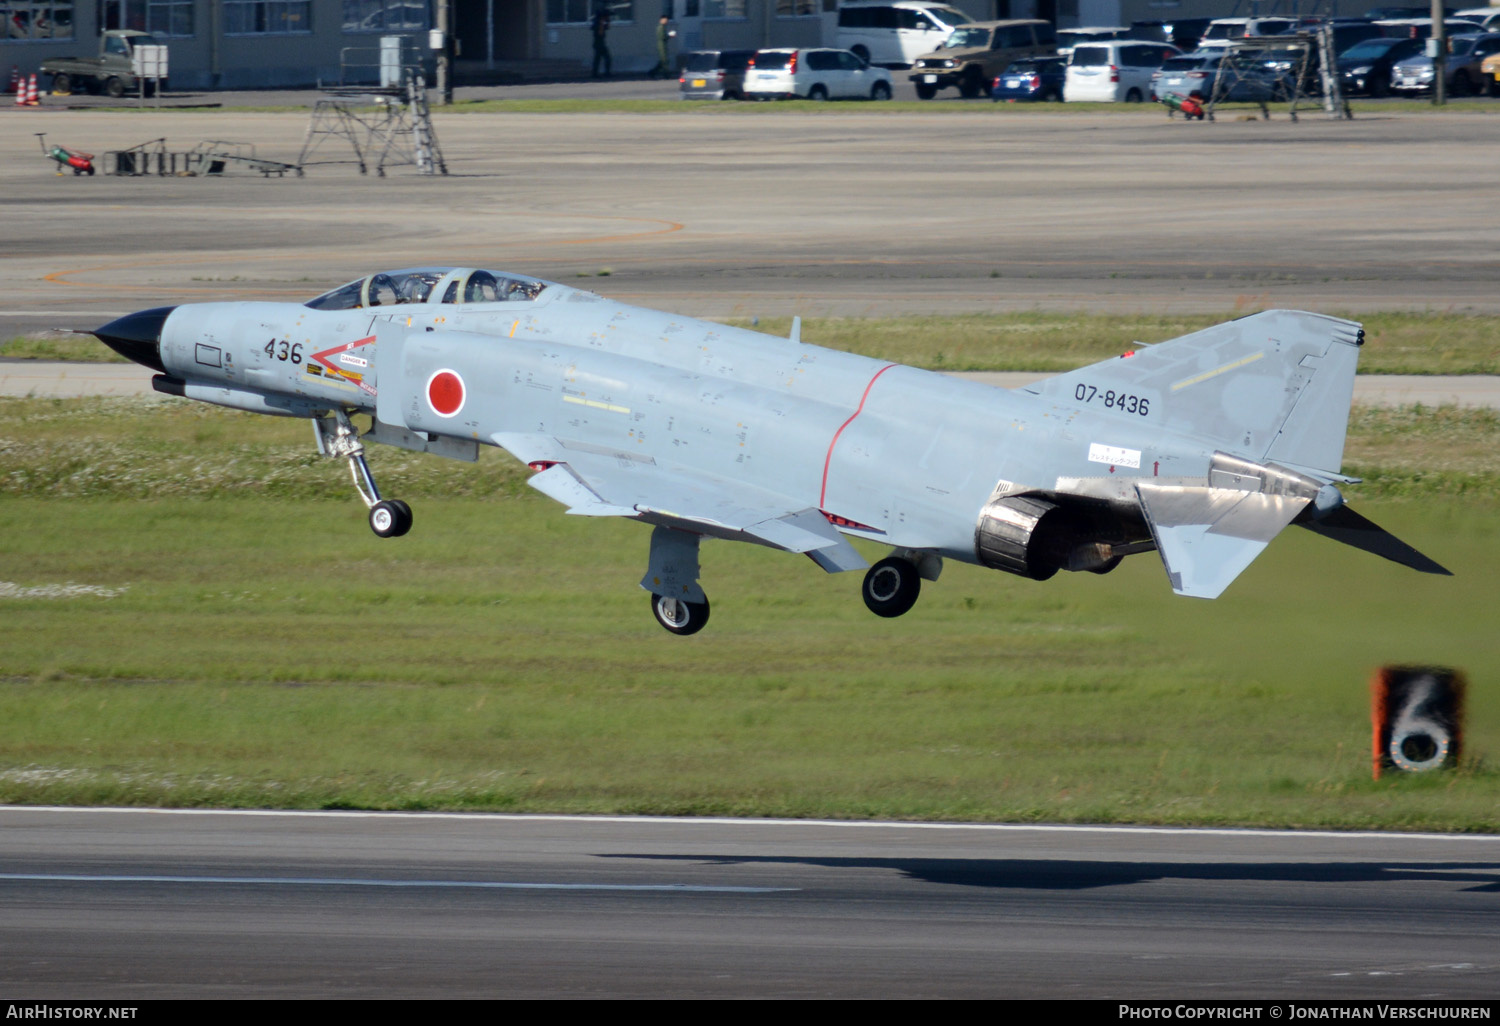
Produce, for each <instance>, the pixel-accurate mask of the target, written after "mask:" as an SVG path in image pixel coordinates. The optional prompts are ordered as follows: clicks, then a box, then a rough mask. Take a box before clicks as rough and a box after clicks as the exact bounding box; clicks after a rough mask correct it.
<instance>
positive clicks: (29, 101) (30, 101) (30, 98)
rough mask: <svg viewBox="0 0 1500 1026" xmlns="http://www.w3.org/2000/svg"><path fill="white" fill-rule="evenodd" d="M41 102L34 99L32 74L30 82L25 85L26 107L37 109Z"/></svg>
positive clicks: (34, 75)
mask: <svg viewBox="0 0 1500 1026" xmlns="http://www.w3.org/2000/svg"><path fill="white" fill-rule="evenodd" d="M40 105H41V101H40V100H38V99H37V98H36V74H35V73H34V72H33V73H32V76H31V79H30V81H28V82H27V83H26V106H28V107H37V106H40Z"/></svg>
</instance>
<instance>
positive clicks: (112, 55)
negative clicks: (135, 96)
mask: <svg viewBox="0 0 1500 1026" xmlns="http://www.w3.org/2000/svg"><path fill="white" fill-rule="evenodd" d="M156 42H157V41H156V39H155V37H153V36H151V35H150V34H149V33H146V32H137V31H135V30H134V29H109V30H108V31H106V32H105V33H104V34H103V35H102V36H100V37H99V56H97V57H50V58H48V59H47V60H44V61H42V68H41V73H42V74H43V75H51V76H52V92H53V93H61V94H67V93H76V92H80V91H83V92H90V93H103V94H104V95H106V96H124V95H125V94H126V93H127V92H130V91H133V90H134V89H135V88H136V83H137V79H136V74H135V65H134V57H135V48H136V47H137V46H142V45H156ZM148 91H149V90H148Z"/></svg>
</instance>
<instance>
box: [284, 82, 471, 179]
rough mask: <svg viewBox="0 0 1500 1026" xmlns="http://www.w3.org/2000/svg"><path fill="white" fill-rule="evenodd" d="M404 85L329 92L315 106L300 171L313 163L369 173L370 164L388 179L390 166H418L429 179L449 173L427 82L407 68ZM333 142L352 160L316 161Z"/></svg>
mask: <svg viewBox="0 0 1500 1026" xmlns="http://www.w3.org/2000/svg"><path fill="white" fill-rule="evenodd" d="M405 79H406V81H405V83H404V85H393V86H339V87H335V88H332V89H327V90H325V91H324V94H323V96H321V97H320V98H319V99H318V102H317V103H316V104H314V106H313V113H312V120H311V121H310V122H309V123H308V126H307V137H306V138H305V139H304V140H303V142H302V153H301V154H300V155H299V156H298V158H297V165H298V167H307V166H309V165H312V164H358V165H359V173H360V174H367V173H368V172H369V169H370V165H372V164H373V165H374V167H375V173H376V174H377V175H379V176H380V177H382V178H384V177H385V169H386V168H388V167H400V166H401V165H403V164H412V165H415V166H416V168H417V170H418V172H419V173H421V174H424V175H431V174H443V175H446V174H447V173H448V165H447V163H446V162H445V161H444V160H443V151H442V149H441V148H440V147H439V146H438V141H437V133H436V132H434V131H433V128H432V116H431V114H430V112H429V111H428V108H427V81H426V79H425V78H424V77H423V76H422V75H421V74H420V73H419V72H415V71H410V70H408V71H407V72H406V74H405ZM330 139H343V140H345V141H346V142H348V144H349V147H350V149H352V150H353V151H354V157H353V159H352V160H351V159H349V158H347V157H345V158H335V159H327V160H311V159H309V158H311V157H312V155H313V154H314V153H315V152H316V151H317V149H318V147H320V146H321V145H323V144H324V143H325V142H327V141H329V140H330Z"/></svg>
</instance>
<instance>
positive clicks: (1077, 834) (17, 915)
mask: <svg viewBox="0 0 1500 1026" xmlns="http://www.w3.org/2000/svg"><path fill="white" fill-rule="evenodd" d="M0 902H3V904H4V907H5V910H6V912H5V915H4V916H3V917H0V984H3V989H4V990H5V992H6V994H7V997H10V998H16V999H20V998H31V997H42V996H52V997H59V996H66V997H68V998H72V999H88V998H104V997H109V998H117V999H122V1000H131V999H148V998H159V997H208V998H234V997H352V996H358V997H446V998H453V997H562V996H577V997H662V996H672V997H843V998H848V997H863V998H870V997H1028V998H1056V997H1080V998H1110V999H1130V998H1135V999H1146V998H1156V999H1173V1000H1184V999H1186V1000H1192V999H1226V998H1267V999H1273V998H1274V999H1282V1000H1292V999H1297V1000H1308V999H1319V998H1361V999H1366V1000H1368V999H1388V998H1410V999H1424V1000H1428V999H1434V998H1454V999H1477V1000H1483V1001H1486V1002H1489V1001H1493V999H1494V996H1495V994H1496V993H1497V992H1500V838H1496V837H1474V836H1452V837H1434V836H1425V837H1424V836H1400V835H1384V836H1381V835H1337V834H1291V833H1269V832H1257V831H1221V832H1212V831H1200V832H1192V831H1189V832H1177V831H1152V830H1133V829H1108V828H1105V829H1098V828H1092V829H1091V828H1051V829H1049V828H1045V827H962V826H916V825H906V824H860V823H852V824H851V823H842V824H835V823H815V822H779V823H778V822H756V821H714V820H642V819H628V818H602V817H601V818H597V819H568V818H562V817H558V818H547V817H538V818H529V817H507V816H471V817H446V816H420V815H359V814H305V815H295V814H294V815H286V814H237V813H190V812H189V813H182V812H150V811H102V810H100V811H79V810H71V811H70V810H47V809H20V808H0Z"/></svg>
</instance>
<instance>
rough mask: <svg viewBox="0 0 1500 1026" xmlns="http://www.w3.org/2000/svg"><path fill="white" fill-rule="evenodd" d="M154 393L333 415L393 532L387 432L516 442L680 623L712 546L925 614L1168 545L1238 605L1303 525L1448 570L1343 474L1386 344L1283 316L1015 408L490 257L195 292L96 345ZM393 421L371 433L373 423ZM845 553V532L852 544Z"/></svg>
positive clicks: (319, 419)
mask: <svg viewBox="0 0 1500 1026" xmlns="http://www.w3.org/2000/svg"><path fill="white" fill-rule="evenodd" d="M94 334H95V335H97V336H98V337H99V339H101V340H102V341H103V342H104V343H105V344H106V345H108V346H110V347H111V348H113V349H114V350H116V351H117V352H119V353H121V354H123V355H125V356H127V357H129V358H130V359H132V360H134V361H136V362H137V363H141V364H144V365H146V366H148V367H152V368H154V369H155V370H157V371H158V372H159V373H158V374H157V375H156V376H155V377H154V378H153V379H152V383H153V385H154V386H155V387H156V389H157V390H158V391H161V392H165V393H167V394H169V395H177V396H184V397H186V398H189V399H197V400H200V401H202V402H208V403H215V404H218V405H220V406H228V407H232V408H234V409H239V410H248V411H251V412H255V413H267V414H274V415H278V416H287V417H307V418H309V419H310V420H311V421H312V424H313V428H314V433H315V435H316V440H317V444H318V449H319V451H320V452H322V453H323V454H325V455H328V456H334V457H341V458H344V459H347V460H348V461H349V465H350V468H351V473H352V474H353V477H354V484H355V488H356V489H357V490H358V491H359V493H360V496H361V497H362V498H363V499H364V501H365V504H366V506H367V507H368V508H369V519H370V526H371V528H372V529H373V530H374V531H375V533H376V534H378V535H380V536H381V537H394V536H397V535H402V534H405V533H406V532H407V531H408V530H409V529H410V528H411V523H412V515H411V509H410V507H408V506H407V505H406V503H404V502H402V501H400V500H399V499H386V498H383V497H382V496H381V494H380V491H379V489H378V488H377V487H376V484H375V479H374V477H373V475H372V474H371V473H370V468H369V465H368V464H367V463H366V462H365V457H364V443H365V442H384V443H386V444H388V445H395V446H400V447H402V448H405V449H413V450H416V451H419V452H431V453H437V454H438V455H441V456H448V457H451V458H454V459H460V460H475V459H477V458H478V454H479V447H480V445H495V446H500V447H501V448H503V449H505V450H507V451H508V452H510V453H511V454H512V455H514V456H515V457H516V458H517V459H519V460H521V461H522V462H523V463H525V464H526V465H527V466H528V467H530V468H531V469H532V470H533V471H535V474H534V476H533V477H532V478H531V479H530V483H531V485H532V486H533V487H534V488H536V489H537V490H539V491H541V492H543V493H544V494H546V495H549V496H551V497H552V498H553V499H556V500H557V501H559V502H561V503H563V504H564V505H565V506H566V507H567V508H568V512H569V513H575V514H579V515H582V516H612V517H627V518H630V519H632V520H639V521H641V522H643V523H646V524H650V525H652V532H651V546H650V557H649V561H648V568H647V570H646V574H645V577H644V578H643V579H642V580H641V587H643V588H644V589H645V590H646V591H648V592H650V594H651V608H652V611H653V612H654V613H655V615H656V618H657V620H658V621H659V622H660V623H661V625H662V626H663V627H665V628H666V629H667V630H669V631H672V632H673V633H676V634H693V633H695V632H696V631H698V630H700V629H702V627H703V625H704V623H706V622H707V620H708V612H709V606H708V599H707V597H706V596H705V595H704V593H703V589H702V587H700V585H699V583H698V575H699V567H698V545H699V542H700V541H701V540H702V539H703V538H706V537H707V538H730V539H737V540H740V541H748V542H755V543H757V544H760V545H767V546H770V547H772V548H777V549H784V550H786V551H788V552H800V553H803V554H805V555H807V556H808V557H809V558H810V559H811V560H812V561H813V562H814V563H816V564H817V565H818V566H820V567H822V568H823V569H824V570H826V571H829V572H836V571H844V570H859V569H865V567H866V566H867V564H866V562H865V561H864V559H863V558H861V557H860V554H859V553H858V552H857V551H856V550H855V548H854V547H853V546H852V545H851V544H850V543H849V540H848V539H849V537H854V538H864V539H867V540H868V541H872V542H879V543H881V544H884V545H887V546H890V548H891V550H892V551H891V554H890V555H889V556H888V557H886V558H885V559H882V560H880V561H879V562H878V563H876V564H875V565H874V566H873V567H870V568H869V571H868V572H867V573H866V574H865V578H864V586H863V595H864V600H865V604H866V605H867V606H869V608H870V609H871V610H872V611H873V612H875V613H876V614H878V615H880V616H900V615H901V614H902V613H905V612H906V611H907V610H909V609H910V608H911V607H912V605H913V603H915V602H916V600H917V594H918V592H919V590H920V588H921V582H922V581H923V580H928V581H936V580H937V579H938V575H939V573H940V572H941V570H942V565H943V560H944V559H957V560H961V561H963V562H966V563H977V564H979V565H981V566H986V567H993V568H994V569H997V570H1004V571H1006V572H1008V573H1012V574H1017V575H1019V576H1022V577H1029V578H1032V579H1033V580H1039V581H1040V580H1046V579H1047V578H1049V577H1051V576H1053V575H1054V574H1055V573H1057V571H1059V570H1073V571H1080V570H1087V571H1090V572H1092V573H1099V574H1102V573H1108V572H1109V571H1110V570H1112V569H1114V568H1115V566H1117V565H1118V564H1119V562H1120V560H1121V559H1122V558H1124V557H1125V556H1128V555H1132V554H1135V553H1140V552H1148V551H1155V552H1156V553H1157V554H1158V555H1159V556H1160V557H1161V561H1162V563H1163V565H1164V566H1165V567H1166V571H1167V579H1168V580H1169V582H1170V583H1171V586H1172V589H1173V590H1174V591H1175V592H1177V593H1178V594H1180V595H1191V596H1197V597H1200V598H1214V597H1216V596H1218V595H1219V594H1220V593H1221V592H1223V591H1224V589H1225V588H1226V587H1228V586H1229V584H1230V582H1231V581H1233V580H1234V579H1235V577H1237V576H1238V575H1239V574H1240V573H1241V571H1243V570H1244V569H1245V568H1246V567H1247V566H1249V564H1250V562H1251V560H1253V559H1254V558H1255V557H1256V556H1257V555H1259V554H1260V552H1261V550H1262V549H1264V548H1265V547H1266V545H1267V544H1268V543H1269V542H1270V541H1271V539H1272V538H1273V537H1275V536H1276V534H1277V532H1279V531H1280V530H1281V529H1282V528H1283V527H1285V526H1287V525H1288V524H1291V523H1296V524H1299V525H1301V526H1303V527H1306V528H1308V529H1309V530H1312V531H1315V532H1317V533H1318V534H1322V535H1325V536H1327V537H1329V538H1332V539H1334V540H1336V541H1341V542H1344V543H1345V544H1348V545H1353V546H1355V547H1356V548H1361V549H1365V550H1366V551H1369V552H1373V553H1375V554H1376V555H1380V556H1384V557H1385V558H1387V559H1391V560H1394V561H1396V562H1398V563H1402V564H1404V565H1406V566H1409V567H1412V568H1413V569H1416V570H1420V571H1422V572H1424V573H1434V574H1446V573H1448V571H1447V570H1445V569H1443V568H1442V567H1441V566H1439V565H1438V564H1437V563H1435V562H1433V561H1432V560H1431V559H1428V558H1427V557H1426V556H1424V555H1422V554H1421V553H1420V552H1417V551H1416V550H1415V549H1413V548H1411V547H1410V546H1408V545H1406V544H1404V543H1403V542H1401V541H1399V540H1398V539H1396V538H1395V537H1394V536H1393V535H1391V534H1389V533H1387V532H1385V531H1383V530H1381V529H1380V528H1379V527H1377V526H1376V525H1375V524H1373V523H1371V522H1370V521H1369V520H1366V519H1365V518H1364V517H1362V516H1360V515H1359V514H1358V513H1355V512H1354V511H1353V510H1351V509H1349V508H1348V507H1347V506H1346V505H1344V499H1343V496H1342V495H1341V494H1340V493H1339V490H1338V488H1337V485H1338V484H1339V483H1345V482H1351V481H1353V480H1354V479H1353V478H1348V477H1344V476H1343V475H1341V474H1340V473H1339V469H1340V465H1341V463H1342V459H1343V451H1344V432H1345V426H1346V422H1347V420H1348V414H1349V404H1350V399H1351V395H1352V391H1353V386H1354V368H1355V362H1356V359H1357V357H1358V354H1359V347H1360V346H1361V345H1362V344H1363V342H1364V332H1363V330H1361V328H1360V326H1359V325H1358V324H1355V323H1353V322H1351V321H1345V320H1340V319H1338V318H1334V317H1324V316H1321V315H1319V314H1312V313H1300V312H1297V311H1290V310H1271V311H1267V312H1265V313H1259V314H1255V315H1253V316H1250V317H1246V318H1243V319H1241V320H1237V321H1232V322H1229V323H1225V324H1220V325H1217V326H1215V327H1212V328H1208V329H1205V330H1203V331H1198V332H1194V333H1193V334H1191V335H1184V336H1183V337H1181V338H1177V339H1173V340H1171V341H1170V342H1163V343H1161V344H1160V345H1155V346H1150V347H1144V348H1142V349H1140V350H1139V351H1137V352H1132V353H1126V354H1124V355H1123V356H1121V357H1118V358H1116V359H1111V360H1106V361H1105V362H1103V363H1097V364H1094V365H1092V366H1089V367H1084V368H1081V369H1079V370H1076V371H1072V372H1070V373H1067V374H1060V375H1058V376H1056V377H1052V378H1048V379H1046V380H1044V381H1042V382H1039V383H1037V384H1035V385H1032V386H1030V387H1027V388H1024V389H1017V390H1007V389H1000V388H993V387H990V386H987V385H981V384H976V383H973V382H968V381H960V380H955V379H953V378H949V377H945V376H943V375H940V374H934V373H930V372H928V371H923V370H917V369H915V368H912V367H905V366H902V365H900V364H894V363H883V362H881V361H878V360H871V359H868V358H866V357H863V356H855V355H852V354H848V353H840V352H834V351H831V350H828V349H822V348H819V347H817V346H812V345H806V344H804V343H802V342H801V341H800V340H799V338H798V335H799V322H797V321H794V322H793V327H792V333H791V337H790V338H777V337H773V336H768V335H763V334H759V333H757V332H753V331H745V330H742V329H739V328H731V327H726V326H724V325H722V324H714V323H711V322H706V321H699V320H694V319H692V318H689V317H677V316H673V315H671V314H666V313H659V312H656V311H653V310H645V309H641V308H639V307H632V306H627V305H625V304H623V303H617V302H614V301H612V300H609V299H606V298H604V297H602V296H599V295H596V294H594V293H592V292H585V291H582V290H580V289H574V288H569V287H568V286H565V285H559V284H556V283H553V282H547V281H541V280H539V279H536V278H531V277H527V276H524V275H516V274H507V273H501V272H495V271H486V270H480V269H475V268H414V269H407V270H401V271H388V272H382V273H379V274H373V275H370V276H369V277H366V278H361V279H360V280H358V281H354V282H350V283H349V284H347V285H344V286H342V287H341V288H337V289H334V290H333V291H331V292H328V293H326V294H324V295H321V296H319V297H317V298H316V299H313V300H311V301H309V302H307V303H304V304H290V303H200V304H192V305H185V306H177V307H160V308H157V309H154V310H144V311H141V312H139V313H134V314H130V315H128V316H125V317H121V318H119V319H118V320H115V321H113V322H111V323H109V324H107V325H105V326H104V327H102V328H99V329H98V330H97V331H95V332H94ZM356 417H360V418H364V417H368V418H369V422H368V427H366V428H363V429H361V428H360V427H358V426H356V423H355V418H356ZM846 536H847V537H846Z"/></svg>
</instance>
